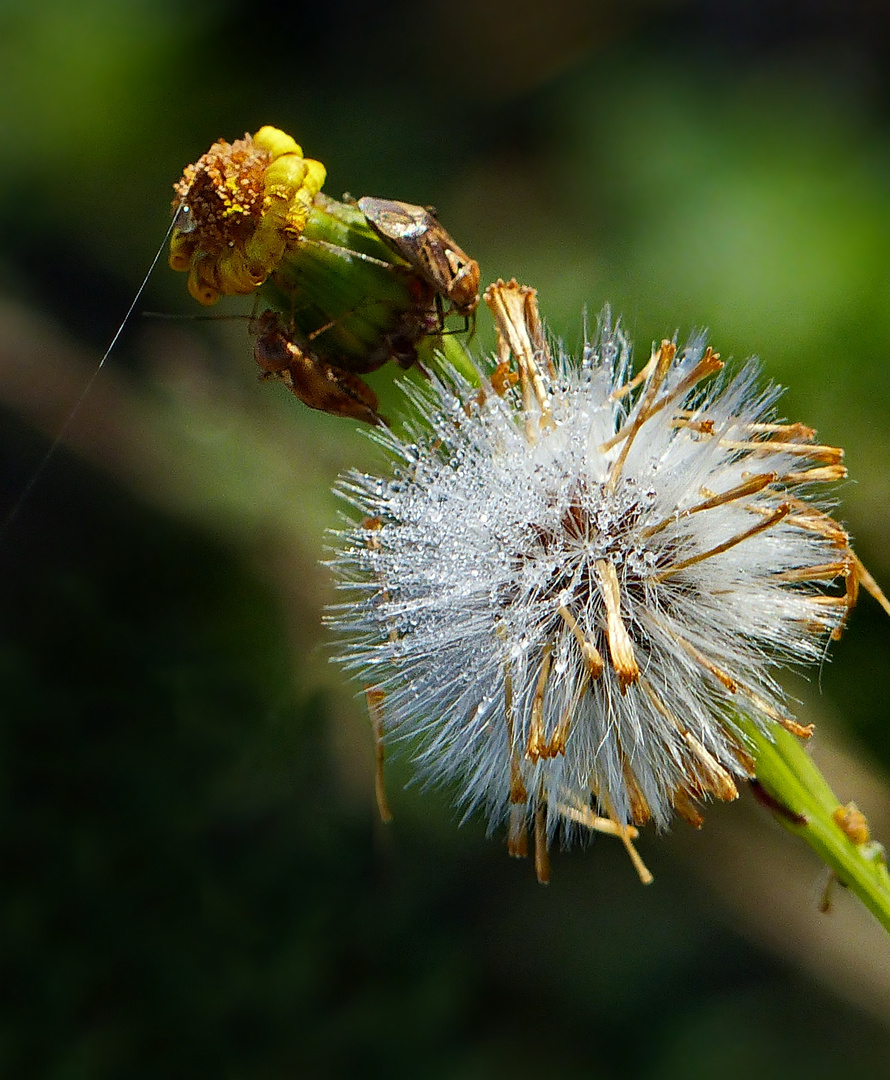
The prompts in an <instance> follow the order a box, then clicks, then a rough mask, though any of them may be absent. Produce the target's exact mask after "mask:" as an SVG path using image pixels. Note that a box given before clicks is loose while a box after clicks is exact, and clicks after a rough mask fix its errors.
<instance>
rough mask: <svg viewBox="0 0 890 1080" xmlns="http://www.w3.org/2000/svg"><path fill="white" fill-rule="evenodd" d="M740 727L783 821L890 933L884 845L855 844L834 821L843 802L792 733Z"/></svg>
mask: <svg viewBox="0 0 890 1080" xmlns="http://www.w3.org/2000/svg"><path fill="white" fill-rule="evenodd" d="M739 725H740V727H741V728H742V730H743V731H744V732H745V735H746V736H747V738H748V740H749V742H750V744H751V746H752V747H753V751H754V760H755V763H756V772H757V781H758V782H759V783H760V785H761V786H762V787H763V788H764V790H765V791H766V792H767V794H768V795H769V796H771V797H772V798H773V799H774V800H775V801H776V803H777V804H778V806H777V807H776V817H777V818H778V820H779V821H780V822H781V823H782V825H784V826H785V828H786V829H788V831H789V832H792V833H794V834H795V835H797V836H799V837H800V838H801V839H802V840H804V841H805V842H806V843H807V844H809V845H810V847H811V848H812V849H813V851H815V852H816V854H817V855H818V856H819V858H820V859H821V860H822V861H823V862H824V863H825V865H826V866H827V867H828V868H829V869H830V870H831V871H832V873H833V874H834V875H835V876H836V877H837V879H838V881H839V882H840V883H841V884H842V885H846V886H847V887H848V888H849V889H850V890H852V892H854V893H855V894H856V895H857V896H858V897H859V899H860V900H861V901H862V903H863V904H865V906H866V907H867V908H868V910H869V911H870V912H871V913H872V914H873V915H874V916H875V918H876V919H877V920H878V922H880V923H881V925H882V926H883V927H884V929H885V930H887V931H888V933H890V874H888V872H887V863H886V856H885V853H884V849H883V847H882V846H881V845H880V844H877V843H874V842H866V843H855V842H854V841H853V840H851V839H850V837H848V836H847V835H846V833H845V832H844V831H843V830H842V829H841V828H840V826H839V825H838V824H837V822H836V821H835V819H834V814H835V811H837V810H838V808H839V807H840V806H841V803H840V801H839V800H838V798H837V796H836V795H835V794H834V792H833V791H832V790H831V788H830V787H829V786H828V783H827V782H826V780H825V777H824V776H823V775H822V773H821V772H820V771H819V769H818V768H817V767H816V765H815V763H814V762H813V760H812V758H811V757H810V756H809V754H808V753H807V752H806V750H805V749H804V747H803V746H802V745H801V744H800V742H799V741H798V740H797V739H796V738H795V737H794V736H793V735H790V734H789V733H788V732H787V731H784V730H783V729H781V728H777V729H776V730H775V731H774V732H771V733H770V735H769V736H766V735H764V734H763V733H762V732H759V731H758V730H757V729H756V728H755V727H754V726H753V725H752V724H749V723H745V722H742V721H740V722H739Z"/></svg>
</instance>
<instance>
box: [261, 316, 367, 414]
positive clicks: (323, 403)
mask: <svg viewBox="0 0 890 1080" xmlns="http://www.w3.org/2000/svg"><path fill="white" fill-rule="evenodd" d="M251 331H252V333H253V334H254V335H255V337H256V341H255V343H254V348H253V352H254V357H255V359H256V362H257V364H258V365H259V367H260V369H261V374H260V378H262V379H280V380H281V381H282V382H283V383H284V384H285V385H286V386H287V387H288V388H289V389H290V390H291V391H292V392H293V393H294V395H295V396H296V397H298V398H299V399H300V401H302V402H303V404H304V405H308V406H309V408H310V409H318V410H319V411H320V412H326V413H330V414H331V415H332V416H345V417H348V418H350V419H352V420H364V421H365V423H367V424H374V425H381V424H385V423H386V421H385V420H384V419H383V417H382V416H380V414H379V413H378V412H377V395H376V394H375V393H374V391H373V390H372V389H371V387H370V386H368V384H367V383H366V382H365V381H364V379H360V378H359V376H358V375H356V374H354V373H353V372H351V371H346V370H344V369H343V368H341V367H338V366H337V365H335V364H331V363H329V362H328V361H327V360H323V359H322V358H321V357H320V356H318V354H317V353H315V352H314V351H313V350H312V349H311V348H310V347H309V346H308V345H306V344H301V343H298V342H296V341H294V335H293V334H291V333H289V332H288V330H287V327H286V326H285V325H284V323H283V322H282V320H281V317H280V316H279V315H278V313H277V312H275V311H264V312H263V313H262V315H259V316H257V318H256V319H254V320H253V322H252V324H251Z"/></svg>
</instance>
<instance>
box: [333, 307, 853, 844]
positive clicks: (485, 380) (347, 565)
mask: <svg viewBox="0 0 890 1080" xmlns="http://www.w3.org/2000/svg"><path fill="white" fill-rule="evenodd" d="M524 325H525V329H526V331H527V334H526V338H527V344H530V345H531V346H535V348H530V349H528V350H527V351H526V354H525V355H524V358H523V350H522V349H518V348H517V347H515V346H514V350H513V351H514V359H515V361H516V363H517V367H518V376H519V377H518V379H517V380H514V383H515V384H514V383H507V382H504V381H503V380H501V381H499V380H498V379H497V378H495V375H494V374H492V373H491V372H488V373H487V374H482V373H480V380H481V384H482V390H481V392H480V389H479V387H478V386H473V385H470V383H469V382H467V381H466V380H465V379H463V378H462V377H461V376H460V375H458V374H457V373H456V372H453V371H451V372H446V373H445V374H444V375H441V376H440V377H439V378H437V379H433V380H432V381H431V382H430V384H429V385H428V386H427V387H421V388H414V387H412V388H409V389H408V393H409V395H410V397H411V398H412V401H413V405H414V407H415V410H416V413H417V415H418V417H419V419H418V420H416V421H415V422H414V424H413V425H412V426H411V427H410V429H409V431H408V434H407V435H404V436H403V435H398V434H395V433H393V432H390V431H386V432H375V433H374V434H373V435H372V437H373V438H376V439H377V440H378V441H379V442H381V443H382V445H383V446H384V448H385V449H386V451H387V453H388V455H389V456H390V458H391V460H392V472H391V475H390V476H388V477H386V478H383V477H378V476H371V475H368V474H365V473H362V472H352V473H350V474H349V475H348V476H346V477H344V478H343V479H342V481H341V484H340V493H341V494H342V495H343V496H344V497H345V498H346V499H347V500H348V502H349V503H351V505H352V506H353V507H354V509H355V510H357V511H358V514H359V516H360V520H359V521H358V522H357V523H354V524H349V525H348V526H347V527H345V528H344V529H343V530H342V531H340V532H339V533H338V534H337V540H336V550H335V555H334V557H333V560H332V562H331V566H332V567H333V570H334V573H335V576H336V578H337V583H338V588H339V589H340V590H341V593H342V600H341V602H340V603H338V604H337V605H335V606H334V607H333V608H332V609H331V612H330V615H329V623H330V625H331V626H332V627H333V628H334V630H335V631H336V632H337V635H338V637H339V640H340V644H339V646H338V651H337V659H338V661H339V662H340V663H341V664H342V665H343V666H344V667H345V668H346V669H347V670H348V671H350V672H352V673H353V674H354V675H355V676H356V677H358V678H359V679H361V680H362V682H363V683H365V684H369V685H372V686H374V687H375V688H376V689H378V690H379V691H381V692H382V694H383V698H382V700H383V713H384V717H385V721H384V723H385V730H386V732H387V737H388V739H389V740H390V742H395V743H401V742H405V741H407V742H408V743H409V744H410V746H411V752H412V753H413V754H414V757H415V759H416V762H417V767H418V769H419V771H420V773H421V775H422V776H424V777H425V778H427V779H428V780H431V781H433V782H436V783H444V784H447V785H450V786H451V787H452V788H453V790H454V791H455V792H456V793H457V798H458V799H459V801H460V803H461V804H462V805H463V806H464V807H466V809H467V810H468V811H470V810H473V809H475V808H479V809H481V810H482V811H483V812H484V813H485V814H487V816H488V819H489V821H490V823H491V825H492V827H497V826H500V825H505V824H506V825H507V827H508V830H510V831H511V833H512V835H513V836H514V839H515V838H516V837H517V836H518V835H519V833H520V832H521V831H522V830H523V829H524V827H525V824H526V822H528V823H531V822H532V820H534V819H535V817H536V815H537V818H538V820H544V822H545V827H546V829H547V831H548V833H549V834H552V833H553V832H554V831H555V830H556V829H557V828H560V827H562V828H564V829H565V830H566V832H572V831H573V830H577V829H578V828H579V826H578V825H577V824H576V823H577V822H579V821H580V822H581V823H582V824H585V823H589V822H588V818H590V817H591V816H592V815H600V814H601V815H604V816H605V817H607V818H609V819H611V820H612V821H613V822H615V823H617V824H618V825H619V826H624V825H631V824H634V825H641V824H644V823H645V822H646V821H648V820H652V821H654V823H655V824H656V825H657V826H659V827H664V826H666V825H667V824H668V822H669V821H670V819H671V817H672V815H673V813H674V812H675V811H676V812H678V813H679V814H680V815H681V816H683V817H684V818H686V819H687V820H689V821H692V822H693V823H695V824H699V823H700V820H701V819H700V816H699V814H698V811H697V810H696V808H695V803H696V802H698V801H701V800H703V799H706V798H708V797H716V798H720V799H732V798H734V797H735V796H736V794H737V789H736V783H735V781H736V780H737V779H738V778H740V777H742V778H743V777H747V776H749V775H750V774H751V770H752V763H751V760H750V757H749V755H748V752H747V748H746V743H745V738H744V736H743V734H742V732H741V729H740V727H739V725H738V718H739V717H744V718H746V719H747V720H749V721H753V722H754V723H755V724H756V725H758V726H760V727H761V728H762V729H765V730H769V729H770V727H771V726H774V725H775V724H777V723H782V724H785V725H786V726H790V727H791V729H792V730H797V731H800V730H802V729H800V728H799V727H798V726H797V725H796V724H795V723H794V721H793V720H792V719H791V717H790V716H789V715H788V713H787V706H786V702H785V700H784V696H783V693H782V691H781V690H780V688H779V687H778V685H777V683H776V681H775V670H776V668H777V667H778V666H782V665H786V664H789V663H791V664H796V663H808V662H813V661H818V660H819V659H820V658H821V657H822V655H823V651H824V646H825V643H826V640H827V639H828V638H829V637H830V636H831V635H832V634H833V633H836V632H838V631H839V628H840V626H841V624H842V622H843V620H844V618H845V616H846V614H847V610H848V607H849V604H850V603H851V602H852V601H851V600H850V595H851V593H850V590H849V589H847V590H845V589H844V588H843V583H844V582H845V581H846V579H847V578H848V577H849V575H850V573H851V565H852V564H851V559H852V554H851V553H850V551H849V548H848V546H847V538H846V534H845V533H844V531H843V530H842V529H841V527H840V526H839V525H837V524H836V522H834V521H833V520H832V519H831V518H830V517H829V516H828V513H827V509H826V507H825V506H824V505H822V504H820V501H819V499H818V498H817V497H816V494H815V493H816V492H817V491H818V489H819V484H821V483H824V482H825V481H826V480H830V479H837V478H839V477H840V476H841V475H843V469H842V466H840V464H839V462H840V456H841V455H840V452H839V451H836V450H834V448H831V447H821V446H818V445H816V444H815V442H814V433H813V432H812V431H811V430H810V429H807V428H804V427H803V426H802V425H793V424H782V423H779V422H777V421H776V419H775V404H776V399H777V397H778V391H777V390H776V388H774V387H767V388H766V389H762V388H761V384H760V375H759V371H758V367H757V365H756V363H753V362H749V363H748V364H746V365H744V366H743V367H742V368H741V370H739V371H738V372H736V373H735V374H733V375H731V376H727V375H725V374H723V373H718V372H719V368H720V367H721V366H722V365H721V364H720V363H719V359H718V358H717V356H716V354H714V353H713V352H712V351H711V350H710V349H708V348H707V346H706V342H705V339H704V337H703V336H702V335H697V336H695V337H693V338H692V339H691V340H690V341H689V342H688V344H687V345H686V346H685V347H684V348H680V349H676V347H675V345H674V343H671V342H662V344H661V346H660V347H659V348H657V349H655V350H654V351H653V355H652V358H651V359H650V362H649V364H648V365H646V367H645V368H644V369H643V372H642V375H641V376H639V377H637V378H633V377H632V369H631V347H630V343H629V342H628V340H627V338H626V336H625V335H624V333H623V331H622V329H621V328H620V326H618V325H616V324H613V322H612V319H611V316H610V313H609V311H608V310H606V311H605V312H604V313H603V315H602V316H601V317H600V320H599V324H598V331H597V334H596V335H595V337H594V338H593V339H592V340H591V341H589V342H588V343H587V344H586V345H585V347H584V349H583V353H582V355H581V358H580V359H579V360H575V359H573V358H571V357H569V356H567V355H565V354H562V353H560V354H559V355H558V356H557V357H556V358H552V357H551V355H550V351H549V350H548V349H547V347H546V345H543V344H542V339H541V337H540V336H539V334H538V331H537V329H536V325H535V323H534V320H531V321H529V322H527V323H526V324H524ZM503 362H504V361H503V359H501V363H502V364H503ZM541 815H545V817H543V818H542V817H541ZM516 843H518V841H516ZM511 850H512V849H511Z"/></svg>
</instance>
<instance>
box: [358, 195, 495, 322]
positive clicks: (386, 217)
mask: <svg viewBox="0 0 890 1080" xmlns="http://www.w3.org/2000/svg"><path fill="white" fill-rule="evenodd" d="M358 208H359V210H361V212H362V213H363V214H364V215H365V217H366V218H367V219H368V223H369V224H370V226H371V228H373V229H374V231H375V232H376V233H377V234H378V236H380V237H381V239H382V240H385V241H386V242H387V243H388V244H389V245H390V246H391V247H392V248H393V249H394V250H395V251H396V252H397V253H398V254H399V255H401V256H402V258H403V259H404V260H405V261H406V262H407V263H408V264H409V266H410V267H411V268H412V270H414V271H415V272H416V273H417V274H419V275H420V277H422V278H423V280H424V281H426V282H427V283H428V284H430V285H431V286H432V287H433V288H434V289H435V290H436V309H437V311H438V313H439V322H440V326H441V324H442V323H443V322H444V319H445V314H446V313H445V312H444V310H443V307H442V297H444V298H445V299H446V300H449V301H450V302H451V308H450V311H449V312H448V314H450V313H451V312H454V314H456V315H462V316H463V317H464V319H465V320H466V324H467V327H469V325H470V323H471V321H475V316H476V308H477V306H478V304H479V263H477V262H476V260H475V259H471V258H470V256H469V255H467V254H466V252H464V251H462V250H461V249H460V248H459V247H458V246H457V244H456V243H455V242H454V240H453V239H452V238H451V236H450V235H449V234H448V232H447V231H446V229H445V228H444V226H443V225H442V223H441V222H440V221H439V219H438V218H437V217H436V215H435V214H434V213H433V211H432V210H430V209H428V208H426V207H423V206H414V205H413V204H412V203H405V202H397V201H395V200H394V199H375V198H372V197H370V196H367V195H366V196H364V198H361V199H359V200H358Z"/></svg>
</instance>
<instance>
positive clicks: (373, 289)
mask: <svg viewBox="0 0 890 1080" xmlns="http://www.w3.org/2000/svg"><path fill="white" fill-rule="evenodd" d="M324 179H325V168H324V165H322V163H321V162H319V161H315V160H313V159H311V158H306V157H304V155H303V151H302V148H301V147H300V146H299V145H298V144H297V143H296V142H295V141H294V140H293V139H292V138H291V137H290V136H289V135H287V134H285V133H284V132H283V131H279V130H278V129H277V128H272V127H268V126H267V127H263V128H261V129H260V130H259V131H258V132H257V133H256V134H255V135H245V136H244V138H243V139H237V140H235V142H233V143H229V142H227V141H226V140H220V141H219V142H217V143H214V144H213V146H211V147H210V149H209V150H208V151H207V152H206V153H205V154H203V155H202V156H201V157H200V158H199V159H198V161H197V162H196V163H195V164H193V165H189V166H187V167H186V169H185V171H184V173H183V175H182V177H181V178H180V180H179V181H177V183H176V184H175V185H174V187H175V191H176V199H175V201H174V211H175V216H174V223H173V228H172V232H171V239H170V266H171V267H172V268H173V269H174V270H179V271H183V272H186V273H187V274H188V288H189V291H190V293H191V295H192V296H193V297H194V298H195V299H196V300H198V301H199V302H200V303H201V304H203V305H204V306H210V305H213V304H215V303H216V302H217V301H218V300H219V299H220V298H221V297H222V296H232V295H235V296H246V295H254V296H255V297H257V299H258V302H259V301H262V302H264V303H265V304H266V305H268V307H269V308H270V309H274V310H275V312H277V313H278V314H277V315H276V314H274V313H273V312H272V311H266V312H264V314H263V315H261V316H260V317H259V318H258V319H256V320H254V325H253V330H254V333H255V337H256V340H255V348H254V352H255V356H256V359H257V362H258V363H259V365H260V367H261V369H262V370H263V372H264V373H265V374H266V375H267V376H269V375H274V376H277V377H278V378H280V379H281V380H282V381H283V382H284V383H285V384H286V385H287V386H289V388H290V389H291V390H292V391H293V392H294V394H295V395H296V396H297V397H298V398H300V399H301V400H302V401H303V402H304V403H305V404H307V405H309V406H310V407H311V408H314V409H319V410H321V411H323V412H329V413H333V414H334V415H337V416H346V417H350V418H352V419H359V420H364V421H367V422H368V423H371V424H379V423H380V422H381V418H380V416H379V414H378V413H377V400H376V396H375V395H374V393H373V392H372V391H371V389H370V388H369V387H368V386H367V385H366V384H365V383H364V381H363V380H362V379H361V378H360V376H361V375H363V374H365V373H368V372H372V371H375V370H377V369H378V368H380V367H382V366H384V365H385V364H387V363H389V362H394V363H396V364H398V365H399V366H401V367H404V368H409V367H412V366H414V365H417V366H418V367H421V368H422V367H423V360H424V359H430V358H432V355H433V350H434V348H435V347H436V346H437V345H441V343H442V339H441V333H442V321H443V318H444V314H443V311H442V297H441V295H440V294H444V295H445V296H446V297H447V298H448V299H449V300H450V301H451V303H452V307H453V309H454V310H455V311H457V312H459V313H460V314H463V315H465V316H466V317H468V318H469V316H470V315H471V314H472V313H473V311H475V307H476V304H477V302H478V286H479V268H478V265H477V264H476V263H475V262H474V261H473V260H472V259H469V258H468V257H467V256H466V255H465V254H464V253H463V252H462V251H461V250H460V248H458V247H457V245H456V244H455V243H454V241H453V240H452V239H451V238H450V237H449V236H448V234H447V233H446V232H445V230H444V229H443V228H442V227H441V225H439V224H438V222H437V221H436V219H435V218H434V217H433V216H432V215H431V214H429V213H428V212H427V211H425V210H421V208H420V207H417V208H412V207H408V206H407V205H406V204H403V203H387V202H386V201H385V200H375V199H371V200H367V202H368V204H369V209H368V212H369V213H371V214H373V213H374V212H375V209H377V210H379V215H378V216H379V217H380V220H381V221H382V222H384V225H383V230H382V231H381V229H380V228H378V226H377V225H376V224H372V223H371V222H369V220H368V218H367V217H366V216H365V214H364V213H363V212H362V211H361V210H360V209H359V207H358V206H357V205H356V204H354V203H345V202H338V201H337V200H335V199H331V198H329V197H328V196H327V195H325V194H324V193H323V192H322V191H321V186H322V184H323V183H324ZM387 208H390V209H389V210H387ZM391 208H401V210H400V212H401V213H402V216H403V217H404V215H405V213H407V212H408V211H411V210H413V209H416V210H417V211H418V212H419V214H420V215H422V217H423V224H422V227H420V226H418V227H419V233H418V235H416V236H411V237H409V236H408V234H407V233H406V235H405V237H404V238H403V241H404V242H403V243H402V245H401V246H400V244H399V243H398V242H396V241H395V240H394V239H393V237H392V236H388V235H386V229H387V228H388V227H389V226H387V225H386V222H390V223H391V219H392V213H393V212H392V209H391ZM389 231H390V232H392V231H393V229H392V228H390V230H389Z"/></svg>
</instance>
